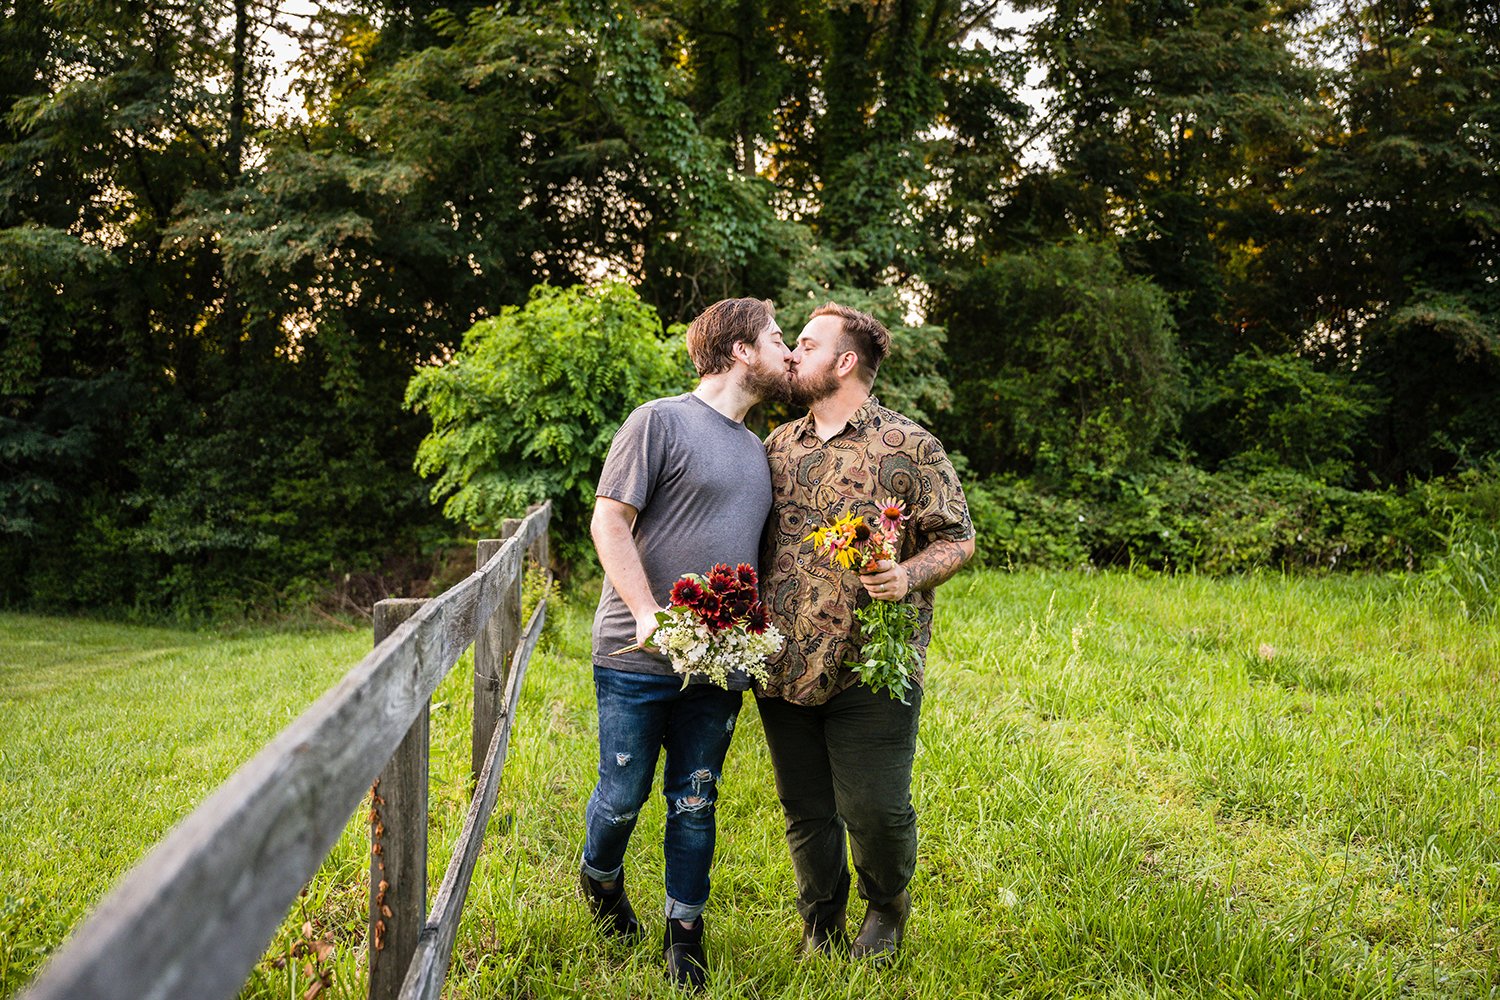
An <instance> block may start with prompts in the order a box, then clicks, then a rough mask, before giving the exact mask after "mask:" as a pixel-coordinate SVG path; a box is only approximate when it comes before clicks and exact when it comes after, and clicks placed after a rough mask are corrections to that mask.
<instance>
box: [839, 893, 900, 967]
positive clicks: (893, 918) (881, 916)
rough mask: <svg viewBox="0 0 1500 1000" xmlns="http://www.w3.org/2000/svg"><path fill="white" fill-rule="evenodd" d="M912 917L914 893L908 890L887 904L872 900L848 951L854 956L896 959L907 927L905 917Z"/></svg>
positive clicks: (886, 959) (887, 959)
mask: <svg viewBox="0 0 1500 1000" xmlns="http://www.w3.org/2000/svg"><path fill="white" fill-rule="evenodd" d="M909 916H911V895H910V894H909V893H908V892H907V891H906V890H905V889H903V890H901V895H899V896H897V897H896V898H895V899H893V900H891V901H890V902H889V903H886V904H885V905H884V906H876V905H875V904H874V903H871V904H870V909H869V910H868V911H866V912H865V922H864V923H862V924H860V926H859V934H858V935H857V936H856V937H855V938H854V946H853V947H852V948H851V949H850V950H849V954H850V955H851V956H852V957H854V958H868V959H871V960H872V961H875V962H886V961H890V960H891V959H893V958H895V957H896V949H898V948H900V947H901V935H902V934H903V932H905V930H906V918H907V917H909Z"/></svg>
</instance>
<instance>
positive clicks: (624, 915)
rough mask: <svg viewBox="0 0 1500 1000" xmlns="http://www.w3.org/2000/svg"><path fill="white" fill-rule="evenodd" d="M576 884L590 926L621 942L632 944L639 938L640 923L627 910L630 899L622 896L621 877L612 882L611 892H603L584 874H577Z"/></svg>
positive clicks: (622, 873) (623, 889)
mask: <svg viewBox="0 0 1500 1000" xmlns="http://www.w3.org/2000/svg"><path fill="white" fill-rule="evenodd" d="M578 883H579V885H580V886H582V887H583V898H584V899H586V900H588V904H589V912H590V913H592V914H593V915H594V923H596V924H598V925H599V929H600V930H601V931H603V932H604V935H605V936H606V937H612V938H619V939H620V940H622V941H626V942H631V941H635V940H637V939H638V938H640V936H641V922H640V921H639V920H637V919H636V918H635V910H634V909H632V908H631V906H630V897H628V896H626V895H625V873H624V872H621V873H620V877H619V878H618V879H616V880H615V887H614V888H613V889H606V888H604V887H603V886H602V885H600V884H599V883H598V882H595V881H594V880H593V879H592V878H590V877H589V875H588V873H587V872H579V873H578Z"/></svg>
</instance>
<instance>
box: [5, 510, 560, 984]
mask: <svg viewBox="0 0 1500 1000" xmlns="http://www.w3.org/2000/svg"><path fill="white" fill-rule="evenodd" d="M551 512H552V508H551V504H550V503H548V504H542V505H540V506H539V507H536V508H533V510H532V511H531V512H530V513H528V514H527V516H526V517H525V518H524V519H520V520H512V521H507V522H506V524H505V529H504V532H503V534H504V535H505V537H504V538H503V539H496V540H486V541H482V542H480V543H479V563H480V566H479V568H478V569H477V570H475V572H474V573H472V574H471V575H470V576H469V577H468V578H467V579H465V580H464V581H463V582H462V583H459V584H458V585H457V586H455V587H453V588H452V589H450V590H449V591H447V592H446V593H444V594H443V595H441V596H440V597H437V598H434V599H432V600H428V601H382V602H380V604H377V605H376V614H375V648H374V649H373V650H372V651H371V652H370V654H369V655H368V656H366V657H365V658H364V659H363V660H361V661H360V662H359V664H358V665H356V666H355V667H354V668H353V669H352V670H350V671H349V672H348V673H347V674H345V675H344V677H343V679H342V680H340V681H339V683H338V684H337V685H335V686H334V688H333V689H332V690H330V691H329V692H328V693H327V694H325V695H324V696H323V697H322V698H320V699H319V700H318V701H317V702H316V703H315V704H314V705H313V706H312V707H311V708H309V709H308V710H307V711H306V712H304V713H303V714H302V715H301V716H300V717H298V718H297V719H296V721H294V722H293V723H292V724H291V725H289V726H287V727H286V729H284V730H282V731H281V733H280V734H278V735H277V736H276V737H275V738H274V739H273V740H272V741H271V742H270V743H268V744H267V745H266V746H265V747H264V748H263V749H262V750H261V751H260V753H258V754H257V755H256V756H255V757H254V758H253V759H252V760H250V762H249V763H247V764H245V766H244V767H242V768H240V769H239V770H238V771H237V772H235V774H234V775H232V776H231V777H230V778H229V780H227V781H225V782H224V784H222V785H220V786H219V787H218V789H216V790H215V791H214V792H213V793H212V794H211V795H210V796H209V797H208V798H207V799H206V800H205V801H204V802H203V804H202V805H200V806H199V807H198V808H197V809H195V810H194V811H193V812H192V813H191V814H190V815H189V816H188V817H187V818H186V819H184V820H183V821H182V822H181V823H179V824H178V825H177V826H176V827H174V828H173V829H172V830H171V831H170V832H169V833H168V834H167V835H166V836H165V837H164V838H163V839H162V840H161V842H160V843H158V844H157V845H156V847H155V848H154V849H152V851H151V853H150V854H148V855H147V856H146V858H145V859H144V860H142V861H141V862H140V863H139V864H138V865H136V867H135V868H133V869H131V871H129V872H128V873H127V874H126V875H125V876H124V877H123V878H122V879H121V880H120V882H119V883H118V884H117V885H116V886H115V888H114V889H113V890H112V891H111V892H110V894H109V895H108V896H106V897H105V898H104V900H103V901H102V902H101V903H100V904H99V906H98V907H97V908H96V909H95V911H94V913H93V914H92V915H91V916H90V917H89V918H88V919H87V920H85V921H84V922H83V923H82V924H81V925H80V926H79V927H78V929H77V930H76V931H75V932H74V934H73V935H72V937H71V938H70V939H69V940H68V941H67V942H66V943H65V944H64V945H63V947H62V948H61V949H60V950H59V951H58V952H57V954H56V955H54V956H53V957H52V958H51V959H50V960H49V961H48V963H47V965H46V966H45V967H44V968H43V969H42V971H41V974H40V975H39V976H38V977H37V978H36V979H35V980H34V981H33V982H32V983H31V984H30V986H29V987H28V989H27V991H26V993H25V997H26V998H27V1000H53V998H57V1000H62V998H67V1000H81V998H100V1000H113V998H119V1000H127V998H128V1000H152V998H163V1000H165V998H168V997H171V998H176V997H183V996H192V997H202V998H213V997H226V998H227V997H233V996H234V995H235V994H236V993H238V992H239V990H240V989H241V987H242V986H243V985H244V982H245V980H246V978H247V977H248V976H249V974H250V970H251V969H252V968H254V966H255V963H256V961H257V960H259V959H260V957H261V955H262V954H264V952H265V949H266V946H267V945H268V943H269V942H270V940H271V937H272V935H273V934H275V932H276V929H277V927H279V926H280V925H281V922H282V920H284V919H285V917H286V914H287V912H288V911H289V909H290V908H291V905H292V903H293V901H294V900H295V899H296V896H297V893H298V891H299V890H301V888H302V886H303V885H304V884H305V883H306V882H307V880H308V879H309V878H311V877H312V876H313V874H314V873H316V872H317V870H318V867H319V866H320V865H321V864H322V863H323V859H324V858H326V857H327V855H328V852H329V851H330V850H331V849H332V848H333V845H334V843H335V842H336V841H337V840H338V838H339V835H340V834H341V833H342V832H343V830H344V827H345V826H346V825H347V823H348V821H349V817H350V816H351V815H352V814H353V812H354V810H355V809H356V808H357V807H358V806H359V804H360V802H361V800H363V798H364V796H365V794H366V792H370V791H371V783H372V782H374V788H373V792H372V795H371V801H372V808H371V864H370V933H369V948H370V962H369V970H370V979H369V989H370V996H371V997H372V998H379V1000H387V998H394V997H396V996H400V997H402V998H403V1000H419V998H431V997H436V996H437V995H438V993H439V991H440V989H441V987H442V982H443V977H444V975H445V974H446V973H447V970H448V963H449V960H450V958H451V956H452V950H453V940H454V935H455V934H456V933H457V930H458V921H459V916H460V914H461V913H462V910H463V905H464V900H465V898H466V896H467V894H468V889H469V881H470V879H471V878H472V876H473V873H474V864H475V861H476V860H477V858H478V856H479V848H480V843H481V841H482V839H483V836H484V828H485V824H486V823H487V822H488V820H489V816H490V812H491V811H492V810H493V808H494V805H495V796H496V792H497V790H498V788H499V782H500V772H501V770H502V769H503V768H504V766H505V753H506V749H507V747H508V746H509V743H510V732H511V725H512V722H513V719H514V716H515V709H516V702H517V699H518V698H519V697H520V691H521V681H522V679H523V677H524V675H525V671H526V666H527V663H528V662H529V661H530V658H531V654H532V652H533V651H534V650H535V648H536V643H537V638H538V637H539V636H540V634H541V629H542V624H543V622H544V621H545V618H546V601H545V600H541V601H539V602H538V604H537V607H536V609H535V611H534V612H533V613H532V616H531V620H530V621H529V622H527V623H525V627H524V629H523V628H522V622H521V620H520V613H521V574H522V571H523V569H524V564H525V558H524V557H525V554H526V553H527V552H528V551H529V552H530V553H531V555H532V556H533V557H534V558H536V560H537V562H538V563H539V564H540V565H541V566H543V567H545V566H546V565H547V563H548V549H547V544H548V543H547V529H548V524H549V522H550V519H551ZM544 593H545V591H544ZM476 640H477V641H476ZM470 644H474V646H475V650H474V694H475V706H474V708H475V711H474V740H473V746H474V748H475V750H474V772H475V774H476V776H477V781H476V787H475V791H474V795H473V799H472V801H471V802H470V805H469V812H468V816H467V817H466V819H465V821H464V827H463V832H462V833H461V834H460V840H459V844H458V845H457V847H456V848H455V849H454V852H453V860H452V862H451V863H450V864H449V866H448V871H447V873H446V874H445V875H444V877H443V881H442V884H441V886H440V888H439V889H438V893H437V897H436V899H435V900H434V902H433V907H432V912H431V914H430V915H429V914H428V913H427V908H426V893H427V885H426V881H427V880H426V870H427V762H428V749H429V744H428V738H427V715H428V713H427V708H428V703H429V701H430V699H431V697H432V692H433V691H434V690H435V689H436V688H437V686H438V683H439V682H440V681H441V680H442V679H443V678H444V677H445V676H446V675H447V674H448V672H449V671H450V670H451V669H452V668H453V665H454V664H455V663H457V662H458V658H459V657H460V656H461V655H462V654H463V651H464V650H465V649H467V648H468V647H469V645H470ZM377 775H378V779H377Z"/></svg>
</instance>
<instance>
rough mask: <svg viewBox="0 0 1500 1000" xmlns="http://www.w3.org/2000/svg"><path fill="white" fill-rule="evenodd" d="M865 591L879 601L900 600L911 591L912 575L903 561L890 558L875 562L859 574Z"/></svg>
mask: <svg viewBox="0 0 1500 1000" xmlns="http://www.w3.org/2000/svg"><path fill="white" fill-rule="evenodd" d="M859 582H860V583H862V584H864V585H865V592H866V593H868V594H869V595H870V596H871V597H873V598H874V599H875V600H877V601H899V600H901V598H903V597H905V596H906V595H907V594H909V593H911V576H910V575H909V574H908V573H907V571H906V567H905V566H903V565H902V564H901V563H898V562H892V561H891V560H889V559H881V560H879V561H878V562H873V563H871V564H870V565H869V566H867V567H866V568H865V571H864V572H863V573H861V574H859Z"/></svg>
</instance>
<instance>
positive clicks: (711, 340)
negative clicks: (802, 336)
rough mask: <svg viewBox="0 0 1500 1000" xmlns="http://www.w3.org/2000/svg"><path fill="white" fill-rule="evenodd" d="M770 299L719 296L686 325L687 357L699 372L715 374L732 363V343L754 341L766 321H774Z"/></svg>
mask: <svg viewBox="0 0 1500 1000" xmlns="http://www.w3.org/2000/svg"><path fill="white" fill-rule="evenodd" d="M775 318H776V306H775V304H774V303H772V301H771V300H770V299H720V300H719V301H718V302H715V303H714V304H713V305H711V306H709V307H708V308H707V309H705V310H703V311H702V312H701V313H699V314H698V318H697V319H695V320H693V322H692V323H691V324H690V325H689V326H688V329H687V349H688V357H690V358H692V359H693V367H694V368H696V369H697V370H698V374H699V375H718V374H720V373H722V372H727V371H729V369H731V368H733V367H734V345H735V344H754V343H755V341H756V338H758V337H759V336H760V334H761V331H762V330H764V329H765V328H766V324H767V323H771V322H774V320H775Z"/></svg>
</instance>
